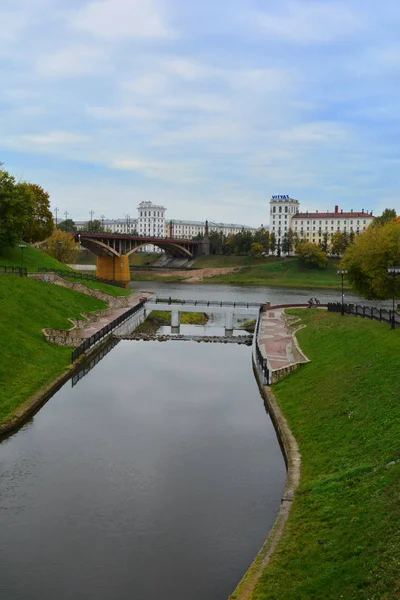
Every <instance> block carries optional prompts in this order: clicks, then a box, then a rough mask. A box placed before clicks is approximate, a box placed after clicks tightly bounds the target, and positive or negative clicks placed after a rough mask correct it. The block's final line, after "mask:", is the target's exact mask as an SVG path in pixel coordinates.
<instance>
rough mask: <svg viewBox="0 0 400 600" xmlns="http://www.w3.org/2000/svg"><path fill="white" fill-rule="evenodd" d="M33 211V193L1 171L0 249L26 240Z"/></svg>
mask: <svg viewBox="0 0 400 600" xmlns="http://www.w3.org/2000/svg"><path fill="white" fill-rule="evenodd" d="M33 211H34V198H33V193H32V191H31V190H30V189H29V188H28V187H27V186H26V185H25V184H21V183H16V181H15V178H14V177H12V176H11V175H9V173H7V172H6V171H0V248H2V247H3V248H4V247H7V246H8V247H13V246H15V245H16V244H18V242H20V241H21V240H22V239H23V238H24V236H25V232H26V231H27V229H28V228H29V224H30V221H31V219H32V215H33Z"/></svg>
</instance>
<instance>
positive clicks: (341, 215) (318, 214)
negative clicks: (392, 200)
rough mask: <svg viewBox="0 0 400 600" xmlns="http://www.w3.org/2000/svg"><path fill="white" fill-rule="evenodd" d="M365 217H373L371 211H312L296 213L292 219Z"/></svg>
mask: <svg viewBox="0 0 400 600" xmlns="http://www.w3.org/2000/svg"><path fill="white" fill-rule="evenodd" d="M366 217H369V218H371V217H372V218H373V219H375V217H374V216H373V215H372V213H367V212H324V213H323V212H313V213H311V212H310V213H297V214H295V215H293V217H292V218H293V219H365V218H366Z"/></svg>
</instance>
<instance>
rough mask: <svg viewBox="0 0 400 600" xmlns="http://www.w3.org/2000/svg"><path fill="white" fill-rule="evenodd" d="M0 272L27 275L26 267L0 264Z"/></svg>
mask: <svg viewBox="0 0 400 600" xmlns="http://www.w3.org/2000/svg"><path fill="white" fill-rule="evenodd" d="M0 274H2V275H20V276H21V277H23V276H24V275H25V276H26V275H28V269H27V268H26V267H15V266H8V265H0Z"/></svg>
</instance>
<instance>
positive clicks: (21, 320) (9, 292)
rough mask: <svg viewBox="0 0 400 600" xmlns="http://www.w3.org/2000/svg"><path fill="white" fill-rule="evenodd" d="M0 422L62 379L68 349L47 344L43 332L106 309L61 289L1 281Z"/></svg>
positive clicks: (5, 278) (19, 279) (14, 280)
mask: <svg viewBox="0 0 400 600" xmlns="http://www.w3.org/2000/svg"><path fill="white" fill-rule="evenodd" d="M0 306H1V318H0V356H1V360H0V381H1V386H0V422H1V421H4V420H5V419H6V418H7V417H8V416H9V415H10V413H12V411H13V410H15V409H16V408H17V407H18V406H20V405H21V404H22V403H23V402H24V401H25V400H27V399H28V398H29V397H30V396H31V395H32V394H34V393H35V392H37V391H38V390H39V389H41V388H42V387H44V386H46V385H47V384H48V383H50V382H51V381H52V380H53V379H55V378H56V377H57V376H58V375H60V374H61V373H63V371H64V370H65V369H66V368H67V366H68V365H69V362H70V356H71V349H70V348H64V347H60V346H54V345H52V344H49V343H48V342H46V340H45V338H44V335H43V333H42V329H43V328H46V327H55V328H60V329H69V328H70V327H71V326H72V324H71V323H70V321H68V318H69V317H78V316H79V315H80V314H81V313H83V312H91V311H95V310H99V309H102V308H106V304H105V303H104V302H101V301H100V300H97V299H96V298H92V297H91V296H86V295H84V294H80V293H78V292H75V291H73V290H69V289H66V288H63V287H60V286H56V285H51V284H48V283H43V282H41V281H35V280H32V279H29V278H28V277H18V276H16V275H2V276H0Z"/></svg>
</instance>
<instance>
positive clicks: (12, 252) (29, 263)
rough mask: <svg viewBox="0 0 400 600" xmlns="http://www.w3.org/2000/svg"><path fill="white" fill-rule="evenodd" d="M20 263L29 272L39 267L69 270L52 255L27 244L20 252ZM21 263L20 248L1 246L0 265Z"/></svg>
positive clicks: (16, 265) (15, 265)
mask: <svg viewBox="0 0 400 600" xmlns="http://www.w3.org/2000/svg"><path fill="white" fill-rule="evenodd" d="M22 264H23V266H24V267H26V268H27V269H28V271H30V272H35V271H37V270H38V268H39V267H46V268H47V269H66V270H70V269H69V268H68V267H67V265H64V263H61V262H59V261H58V260H56V259H55V258H53V257H52V256H49V255H48V254H45V253H44V252H41V251H40V250H36V248H33V247H32V246H29V245H27V246H26V248H24V249H23V252H22ZM20 265H21V250H20V248H18V247H17V248H2V249H1V250H0V266H10V267H19V266H20Z"/></svg>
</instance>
